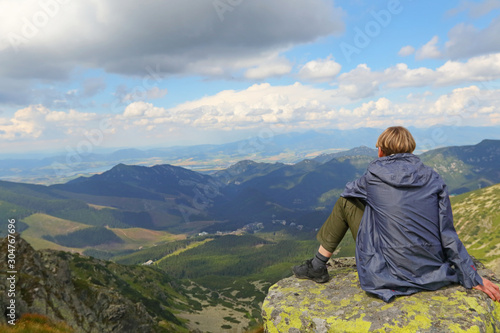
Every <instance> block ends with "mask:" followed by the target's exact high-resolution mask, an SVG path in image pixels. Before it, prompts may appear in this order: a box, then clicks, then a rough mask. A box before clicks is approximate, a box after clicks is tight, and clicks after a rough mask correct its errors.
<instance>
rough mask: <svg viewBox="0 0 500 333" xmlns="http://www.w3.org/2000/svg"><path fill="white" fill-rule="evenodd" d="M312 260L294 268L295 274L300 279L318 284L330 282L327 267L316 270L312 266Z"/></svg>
mask: <svg viewBox="0 0 500 333" xmlns="http://www.w3.org/2000/svg"><path fill="white" fill-rule="evenodd" d="M311 261H312V259H309V260H306V261H305V262H304V263H303V264H302V265H298V266H294V267H293V268H292V272H293V274H295V277H296V278H298V279H309V280H313V281H314V282H317V283H325V282H328V280H330V276H329V275H328V270H327V269H326V266H325V267H323V268H319V269H316V270H315V269H314V268H313V267H312V264H311Z"/></svg>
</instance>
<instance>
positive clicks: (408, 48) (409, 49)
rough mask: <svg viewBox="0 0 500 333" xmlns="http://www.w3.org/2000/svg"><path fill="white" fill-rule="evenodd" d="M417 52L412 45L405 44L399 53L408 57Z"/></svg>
mask: <svg viewBox="0 0 500 333" xmlns="http://www.w3.org/2000/svg"><path fill="white" fill-rule="evenodd" d="M413 53H415V48H414V47H413V46H411V45H407V46H403V47H402V48H401V50H399V52H398V55H399V56H401V57H407V56H409V55H412V54H413Z"/></svg>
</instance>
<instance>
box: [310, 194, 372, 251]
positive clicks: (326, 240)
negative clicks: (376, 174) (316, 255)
mask: <svg viewBox="0 0 500 333" xmlns="http://www.w3.org/2000/svg"><path fill="white" fill-rule="evenodd" d="M364 211H365V205H364V204H363V203H362V202H361V201H360V200H359V199H356V198H343V197H340V198H339V199H338V200H337V202H336V203H335V206H333V210H332V212H331V214H330V216H329V217H328V219H327V220H326V221H325V223H323V225H322V226H321V229H319V231H318V234H317V235H316V239H317V240H318V241H319V243H320V244H321V246H323V248H325V250H327V251H329V252H332V253H333V252H334V251H335V249H336V248H337V246H338V245H339V244H340V241H341V240H342V238H344V235H345V234H346V232H347V229H351V233H352V237H353V238H354V240H356V236H357V235H358V229H359V224H360V223H361V218H362V217H363V213H364Z"/></svg>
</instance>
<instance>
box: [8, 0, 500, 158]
mask: <svg viewBox="0 0 500 333" xmlns="http://www.w3.org/2000/svg"><path fill="white" fill-rule="evenodd" d="M499 15H500V0H485V1H468V0H464V1H409V0H400V1H394V0H390V1H362V0H359V1H347V0H345V1H330V0H309V1H299V0H273V1H266V0H190V1H185V0H169V1H153V0H146V1H131V0H108V1H106V0H99V1H98V0H89V1H78V0H38V1H31V0H19V1H8V0H0V149H1V153H22V154H29V153H31V152H64V151H70V150H73V151H78V152H92V151H98V150H99V149H103V148H113V147H137V148H141V147H162V146H172V145H186V144H200V143H222V142H229V141H235V140H240V139H245V138H248V137H249V136H255V135H259V133H263V132H262V131H263V130H265V131H267V133H269V132H272V133H275V134H279V133H284V132H290V131H305V130H310V129H313V130H318V131H325V132H328V131H334V130H337V129H353V128H360V127H374V128H384V127H387V126H391V125H395V124H398V125H404V126H414V127H429V126H466V125H470V126H498V127H499V129H500V93H499V91H498V90H499V89H500V86H499V79H500V38H499V37H498V36H500V16H499ZM480 139H482V138H478V140H480Z"/></svg>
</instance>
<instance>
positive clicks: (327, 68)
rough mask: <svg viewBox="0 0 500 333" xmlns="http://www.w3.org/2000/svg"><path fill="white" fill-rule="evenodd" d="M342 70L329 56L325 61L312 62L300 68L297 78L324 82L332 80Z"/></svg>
mask: <svg viewBox="0 0 500 333" xmlns="http://www.w3.org/2000/svg"><path fill="white" fill-rule="evenodd" d="M341 69H342V66H341V65H340V64H339V63H337V62H335V60H334V59H333V57H332V56H331V55H330V56H329V57H328V58H326V59H317V60H312V61H309V62H308V63H306V64H305V65H304V66H302V67H301V68H300V70H299V76H300V77H301V78H302V79H304V80H311V81H318V82H325V81H331V80H333V79H334V78H335V77H336V76H337V75H338V74H339V73H340V70H341Z"/></svg>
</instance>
